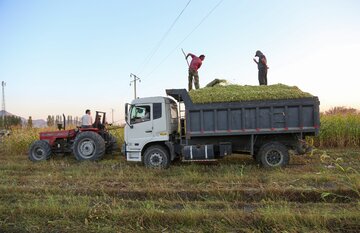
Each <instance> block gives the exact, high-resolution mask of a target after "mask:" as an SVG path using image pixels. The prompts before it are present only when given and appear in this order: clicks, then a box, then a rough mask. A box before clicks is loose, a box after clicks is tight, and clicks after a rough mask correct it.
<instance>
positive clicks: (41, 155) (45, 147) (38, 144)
mask: <svg viewBox="0 0 360 233" xmlns="http://www.w3.org/2000/svg"><path fill="white" fill-rule="evenodd" d="M50 156H51V146H50V144H49V143H48V142H47V141H44V140H37V141H35V142H33V144H31V146H30V150H29V159H30V160H31V161H33V162H38V161H42V160H47V159H50Z"/></svg>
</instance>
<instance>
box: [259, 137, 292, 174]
mask: <svg viewBox="0 0 360 233" xmlns="http://www.w3.org/2000/svg"><path fill="white" fill-rule="evenodd" d="M289 158H290V157H289V151H288V149H287V147H286V146H284V145H283V144H281V143H278V142H270V143H267V144H265V145H263V146H262V147H261V148H260V150H259V153H258V155H257V160H258V161H260V162H261V164H262V166H264V167H267V168H272V167H284V166H286V165H288V164H289Z"/></svg>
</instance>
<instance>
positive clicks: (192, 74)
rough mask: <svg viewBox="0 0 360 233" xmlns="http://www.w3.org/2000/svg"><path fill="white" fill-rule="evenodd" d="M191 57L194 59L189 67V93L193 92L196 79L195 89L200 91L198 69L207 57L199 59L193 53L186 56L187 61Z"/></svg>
mask: <svg viewBox="0 0 360 233" xmlns="http://www.w3.org/2000/svg"><path fill="white" fill-rule="evenodd" d="M189 56H191V58H192V60H191V63H190V65H189V91H191V90H192V82H193V79H194V85H195V89H199V74H198V69H199V68H200V67H201V65H202V62H203V61H204V59H205V55H200V56H199V57H197V56H195V55H194V54H192V53H188V55H186V60H187V59H188V57H189Z"/></svg>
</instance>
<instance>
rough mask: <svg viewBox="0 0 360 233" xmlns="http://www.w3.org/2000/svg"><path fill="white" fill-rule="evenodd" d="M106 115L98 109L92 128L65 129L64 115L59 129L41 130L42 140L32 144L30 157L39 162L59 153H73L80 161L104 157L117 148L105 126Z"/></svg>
mask: <svg viewBox="0 0 360 233" xmlns="http://www.w3.org/2000/svg"><path fill="white" fill-rule="evenodd" d="M101 117H102V122H101V121H100V118H101ZM105 117H106V113H105V112H99V111H96V116H95V122H94V124H93V126H92V127H91V128H81V127H77V128H76V129H70V130H65V115H63V118H64V121H63V124H58V129H59V131H53V132H41V133H40V140H37V141H35V142H34V143H32V144H31V146H30V150H29V159H30V160H31V161H34V162H37V161H41V160H46V159H49V158H50V157H51V154H57V153H61V154H65V153H73V154H74V155H75V158H76V159H77V160H80V161H82V160H98V159H100V158H102V157H103V156H104V154H105V153H106V154H108V153H111V152H112V151H113V150H115V149H117V143H116V139H115V137H114V136H113V135H111V134H110V133H109V131H108V130H107V129H106V127H105V119H106V118H105Z"/></svg>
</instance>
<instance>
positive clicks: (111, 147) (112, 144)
mask: <svg viewBox="0 0 360 233" xmlns="http://www.w3.org/2000/svg"><path fill="white" fill-rule="evenodd" d="M118 149H119V146H118V144H117V141H116V138H115V137H114V136H113V135H111V134H109V141H108V143H107V144H106V150H105V153H106V154H111V153H112V152H114V151H116V150H118Z"/></svg>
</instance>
